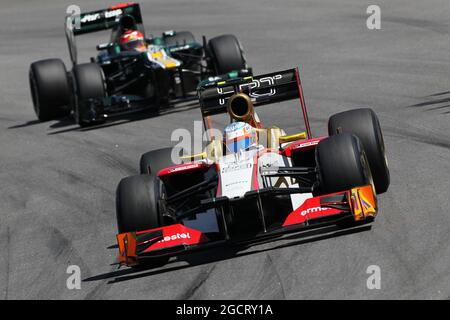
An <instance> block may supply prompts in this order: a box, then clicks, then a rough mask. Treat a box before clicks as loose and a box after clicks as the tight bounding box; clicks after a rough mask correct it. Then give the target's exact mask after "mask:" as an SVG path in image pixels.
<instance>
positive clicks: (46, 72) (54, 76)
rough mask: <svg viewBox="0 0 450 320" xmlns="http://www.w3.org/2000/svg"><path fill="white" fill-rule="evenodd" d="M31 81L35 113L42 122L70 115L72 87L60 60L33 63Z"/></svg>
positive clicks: (30, 72) (30, 73)
mask: <svg viewBox="0 0 450 320" xmlns="http://www.w3.org/2000/svg"><path fill="white" fill-rule="evenodd" d="M29 81H30V89H31V98H32V100H33V106H34V111H35V113H36V116H37V117H38V119H39V120H40V121H48V120H53V119H56V118H58V117H61V116H66V115H68V114H69V112H70V110H69V108H68V106H69V105H70V85H69V79H68V77H67V70H66V67H65V65H64V63H63V62H62V61H61V60H60V59H47V60H41V61H36V62H34V63H32V64H31V66H30V71H29ZM65 107H67V108H65Z"/></svg>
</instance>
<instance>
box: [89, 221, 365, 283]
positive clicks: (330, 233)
mask: <svg viewBox="0 0 450 320" xmlns="http://www.w3.org/2000/svg"><path fill="white" fill-rule="evenodd" d="M371 228H372V227H371V225H363V226H358V227H354V228H350V229H342V228H340V227H337V226H329V227H325V228H321V229H318V230H310V231H305V232H302V233H296V234H292V235H287V236H284V237H280V238H275V239H274V238H272V239H267V240H264V241H259V242H257V243H256V245H262V244H265V243H275V242H277V241H290V242H288V243H285V244H281V245H278V246H273V247H270V248H265V249H254V250H250V251H246V252H241V251H243V250H247V249H250V248H251V246H249V245H240V246H234V247H222V248H220V249H219V250H217V248H216V249H215V250H214V249H208V250H205V251H199V252H192V253H186V254H183V255H179V256H178V257H177V258H176V260H172V261H170V262H169V263H168V264H167V265H168V267H167V266H166V267H163V268H153V269H148V268H147V269H145V268H127V269H118V270H116V271H112V272H108V273H104V274H100V275H97V276H93V277H90V278H86V279H83V281H84V282H91V281H102V280H109V281H108V282H107V283H108V284H114V283H117V282H123V281H128V280H133V279H139V278H144V277H150V276H154V275H158V274H164V273H170V272H173V271H177V270H181V269H186V268H190V267H194V266H199V265H204V264H208V263H213V262H219V261H224V260H228V259H233V258H239V257H244V256H248V255H253V254H258V253H262V252H268V251H273V250H277V249H282V248H287V247H292V246H296V245H302V244H306V243H311V242H316V241H321V240H326V239H331V238H335V237H339V236H345V235H350V234H356V233H360V232H364V231H369V230H370V229H371ZM108 248H110V249H112V248H114V245H113V246H109V247H108ZM178 262H185V264H182V265H175V266H172V267H171V266H170V265H171V264H172V265H173V264H175V263H178Z"/></svg>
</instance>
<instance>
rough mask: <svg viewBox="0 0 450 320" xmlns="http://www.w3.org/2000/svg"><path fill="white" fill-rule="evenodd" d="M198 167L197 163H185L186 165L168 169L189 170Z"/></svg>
mask: <svg viewBox="0 0 450 320" xmlns="http://www.w3.org/2000/svg"><path fill="white" fill-rule="evenodd" d="M198 167H199V165H198V164H190V165H187V166H182V167H175V168H172V169H169V173H173V172H178V171H183V170H189V169H195V168H198Z"/></svg>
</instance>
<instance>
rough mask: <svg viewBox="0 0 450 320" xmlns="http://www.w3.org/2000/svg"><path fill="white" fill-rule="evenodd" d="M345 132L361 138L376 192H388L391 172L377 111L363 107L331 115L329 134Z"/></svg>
mask: <svg viewBox="0 0 450 320" xmlns="http://www.w3.org/2000/svg"><path fill="white" fill-rule="evenodd" d="M343 132H347V133H352V134H354V135H356V136H357V137H358V138H359V139H360V141H361V143H362V145H363V146H364V151H365V153H366V155H367V159H368V161H369V165H370V170H371V172H372V174H373V180H374V184H375V189H376V192H377V193H379V194H380V193H384V192H386V191H387V189H388V188H389V183H390V174H389V167H388V163H387V158H386V151H385V146H384V139H383V134H382V132H381V127H380V122H379V120H378V117H377V115H376V114H375V112H374V111H373V110H372V109H369V108H361V109H354V110H349V111H344V112H341V113H338V114H335V115H333V116H331V117H330V120H329V121H328V133H329V135H330V136H331V135H336V134H338V133H343Z"/></svg>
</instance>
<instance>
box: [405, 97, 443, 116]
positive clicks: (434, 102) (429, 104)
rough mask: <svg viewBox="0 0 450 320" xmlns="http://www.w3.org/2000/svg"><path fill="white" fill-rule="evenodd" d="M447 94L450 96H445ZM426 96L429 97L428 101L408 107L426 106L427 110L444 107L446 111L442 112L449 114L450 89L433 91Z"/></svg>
mask: <svg viewBox="0 0 450 320" xmlns="http://www.w3.org/2000/svg"><path fill="white" fill-rule="evenodd" d="M446 95H449V96H447V97H444V96H446ZM436 97H440V98H439V99H436ZM442 97H443V98H442ZM424 98H425V99H427V101H424V102H421V103H417V104H413V105H409V106H407V107H408V108H426V109H425V111H435V110H441V109H444V112H442V113H441V114H449V113H450V104H449V103H450V91H444V92H438V93H433V94H431V95H428V96H426V97H424ZM447 109H448V110H447Z"/></svg>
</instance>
